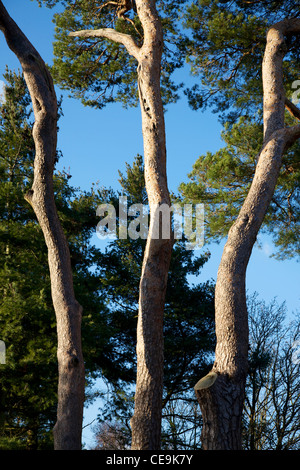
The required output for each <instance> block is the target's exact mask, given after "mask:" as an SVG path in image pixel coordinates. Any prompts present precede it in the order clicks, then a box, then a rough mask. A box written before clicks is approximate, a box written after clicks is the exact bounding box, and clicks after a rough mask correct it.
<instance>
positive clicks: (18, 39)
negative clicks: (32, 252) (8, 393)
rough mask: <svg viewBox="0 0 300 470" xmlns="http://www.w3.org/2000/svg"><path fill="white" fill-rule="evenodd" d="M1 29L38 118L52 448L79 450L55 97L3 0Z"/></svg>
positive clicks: (34, 196)
mask: <svg viewBox="0 0 300 470" xmlns="http://www.w3.org/2000/svg"><path fill="white" fill-rule="evenodd" d="M0 28H1V30H2V31H3V33H4V35H5V38H6V41H7V44H8V46H9V47H10V49H11V50H12V51H13V52H14V53H15V54H16V56H17V57H18V59H19V60H20V63H21V65H22V69H23V72H24V77H25V80H26V83H27V86H28V89H29V93H30V96H31V99H32V104H33V110H34V116H35V123H34V126H33V138H34V143H35V151H36V153H35V160H34V181H33V185H32V188H31V189H30V190H29V191H28V193H27V194H26V196H25V199H26V200H27V201H28V202H29V203H30V204H31V206H32V207H33V209H34V211H35V214H36V217H37V219H38V222H39V224H40V226H41V229H42V231H43V234H44V238H45V242H46V245H47V248H48V263H49V270H50V279H51V292H52V299H53V306H54V310H55V314H56V320H57V337H58V350H57V357H58V371H59V383H58V409H57V422H56V425H55V428H54V445H55V449H57V450H72V449H81V430H82V416H83V403H84V384H85V378H84V362H83V356H82V350H81V315H82V308H81V306H80V305H79V303H78V302H77V300H76V298H75V295H74V290H73V278H72V270H71V262H70V253H69V248H68V244H67V241H66V238H65V235H64V232H63V230H62V227H61V224H60V221H59V218H58V215H57V211H56V205H55V200H54V191H53V171H54V161H55V155H56V144H57V101H56V94H55V90H54V86H53V82H52V78H51V75H50V74H49V72H48V70H47V67H46V66H45V63H44V61H43V60H42V58H41V56H40V55H39V54H38V52H37V51H36V49H35V48H34V47H33V46H32V44H31V43H30V42H29V41H28V39H27V38H26V36H25V35H24V34H23V32H22V31H21V30H20V28H19V27H18V26H17V25H16V23H15V22H14V21H13V20H12V19H11V18H10V16H9V14H8V12H7V11H6V9H5V8H4V6H3V4H2V2H1V1H0Z"/></svg>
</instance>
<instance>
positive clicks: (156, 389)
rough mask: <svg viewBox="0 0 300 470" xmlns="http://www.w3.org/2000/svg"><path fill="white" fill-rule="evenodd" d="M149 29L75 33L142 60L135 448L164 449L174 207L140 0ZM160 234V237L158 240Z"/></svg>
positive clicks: (149, 16)
mask: <svg viewBox="0 0 300 470" xmlns="http://www.w3.org/2000/svg"><path fill="white" fill-rule="evenodd" d="M135 3H136V7H137V13H138V16H139V18H140V21H141V24H142V26H143V30H144V41H143V45H142V47H138V45H137V44H136V43H135V41H134V39H133V38H132V37H131V36H130V35H128V34H124V33H119V32H117V31H115V30H114V29H111V28H102V29H98V30H83V31H76V32H71V33H70V34H69V35H70V36H76V37H83V38H89V37H104V38H107V39H110V40H111V41H115V42H118V43H120V44H123V46H125V47H126V49H127V51H128V53H129V54H131V55H132V56H133V57H135V58H136V60H137V62H138V69H137V71H138V85H139V98H140V105H141V113H142V123H143V124H142V126H143V140H144V158H145V180H146V190H147V194H148V200H149V206H150V227H149V235H148V239H147V245H146V249H145V253H144V260H143V267H142V274H141V280H140V298H139V315H138V328H137V381H136V395H135V411H134V416H133V417H132V420H131V426H132V449H149V450H150V449H159V447H160V434H161V408H162V388H163V315H164V303H165V293H166V285H167V276H168V271H169V264H170V259H171V252H172V246H173V241H172V238H173V236H172V235H171V234H170V236H169V238H168V239H163V237H162V233H161V231H160V234H159V237H158V238H157V237H156V229H157V225H156V223H157V208H158V207H159V206H160V205H161V204H167V205H168V206H170V196H169V191H168V186H167V176H166V142H165V123H164V110H163V104H162V100H161V90H160V70H161V55H162V49H163V32H162V26H161V23H160V19H159V17H158V14H157V11H156V7H155V3H156V2H155V0H136V2H135ZM155 237H156V238H155Z"/></svg>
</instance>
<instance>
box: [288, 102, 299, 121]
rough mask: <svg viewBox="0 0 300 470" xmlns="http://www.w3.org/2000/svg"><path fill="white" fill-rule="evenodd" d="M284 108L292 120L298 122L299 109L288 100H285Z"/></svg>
mask: <svg viewBox="0 0 300 470" xmlns="http://www.w3.org/2000/svg"><path fill="white" fill-rule="evenodd" d="M285 107H286V109H287V110H288V111H289V113H290V114H291V115H292V116H294V118H296V119H298V120H300V109H299V108H298V107H297V106H295V105H294V103H292V102H291V101H290V100H289V99H288V98H285Z"/></svg>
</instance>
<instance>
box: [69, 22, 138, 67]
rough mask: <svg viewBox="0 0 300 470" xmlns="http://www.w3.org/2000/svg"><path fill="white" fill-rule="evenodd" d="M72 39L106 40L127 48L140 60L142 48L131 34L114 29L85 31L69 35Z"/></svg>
mask: <svg viewBox="0 0 300 470" xmlns="http://www.w3.org/2000/svg"><path fill="white" fill-rule="evenodd" d="M69 36H71V37H79V38H105V39H109V40H110V41H114V42H117V43H119V44H122V45H123V46H125V47H126V49H127V51H128V53H129V54H130V55H132V56H133V57H135V58H136V60H139V54H140V48H139V46H138V45H137V44H136V42H135V40H134V39H133V37H132V36H130V35H129V34H124V33H118V32H117V31H115V30H114V29H112V28H101V29H94V30H93V29H92V30H89V29H85V30H82V31H73V32H71V33H69Z"/></svg>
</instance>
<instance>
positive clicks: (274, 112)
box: [195, 19, 300, 450]
mask: <svg viewBox="0 0 300 470" xmlns="http://www.w3.org/2000/svg"><path fill="white" fill-rule="evenodd" d="M299 33H300V20H299V19H291V20H288V19H285V20H283V21H281V22H279V23H277V24H275V25H274V26H272V27H271V28H270V29H269V31H268V34H267V43H266V49H265V54H264V60H263V68H262V70H263V89H264V143H263V147H262V150H261V153H260V156H259V159H258V163H257V167H256V171H255V175H254V178H253V181H252V185H251V188H250V190H249V193H248V195H247V197H246V199H245V202H244V204H243V206H242V208H241V210H240V213H239V215H238V217H237V219H236V221H235V223H234V224H233V225H232V227H231V229H230V231H229V233H228V239H227V242H226V245H225V247H224V250H223V255H222V259H221V263H220V266H219V270H218V276H217V283H216V292H215V320H216V336H217V345H216V351H215V362H214V365H213V368H212V372H211V373H212V374H214V378H215V380H213V381H212V380H206V381H205V380H203V382H202V381H199V382H198V384H196V386H195V393H196V396H197V399H198V402H199V404H200V407H201V411H202V415H203V421H204V424H203V430H202V444H203V448H204V449H209V450H217V449H219V450H220V449H227V450H238V449H241V447H242V437H241V420H242V410H243V401H244V394H245V382H246V376H247V366H248V315H247V306H246V287H245V277H246V269H247V265H248V262H249V259H250V256H251V252H252V248H253V245H254V243H255V241H256V237H257V234H258V232H259V229H260V227H261V224H262V222H263V219H264V216H265V214H266V211H267V209H268V207H269V204H270V202H271V199H272V197H273V194H274V190H275V187H276V183H277V179H278V176H279V172H280V168H281V163H282V156H283V154H284V152H285V151H286V150H287V149H288V148H289V147H291V146H292V145H293V144H294V142H295V141H296V140H297V139H298V138H300V125H297V126H293V127H290V128H286V127H284V109H285V105H286V99H285V92H284V87H283V71H282V62H283V58H284V55H285V36H286V35H289V34H299ZM292 111H293V114H294V115H296V116H298V115H299V110H297V108H296V109H295V108H293V109H292Z"/></svg>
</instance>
